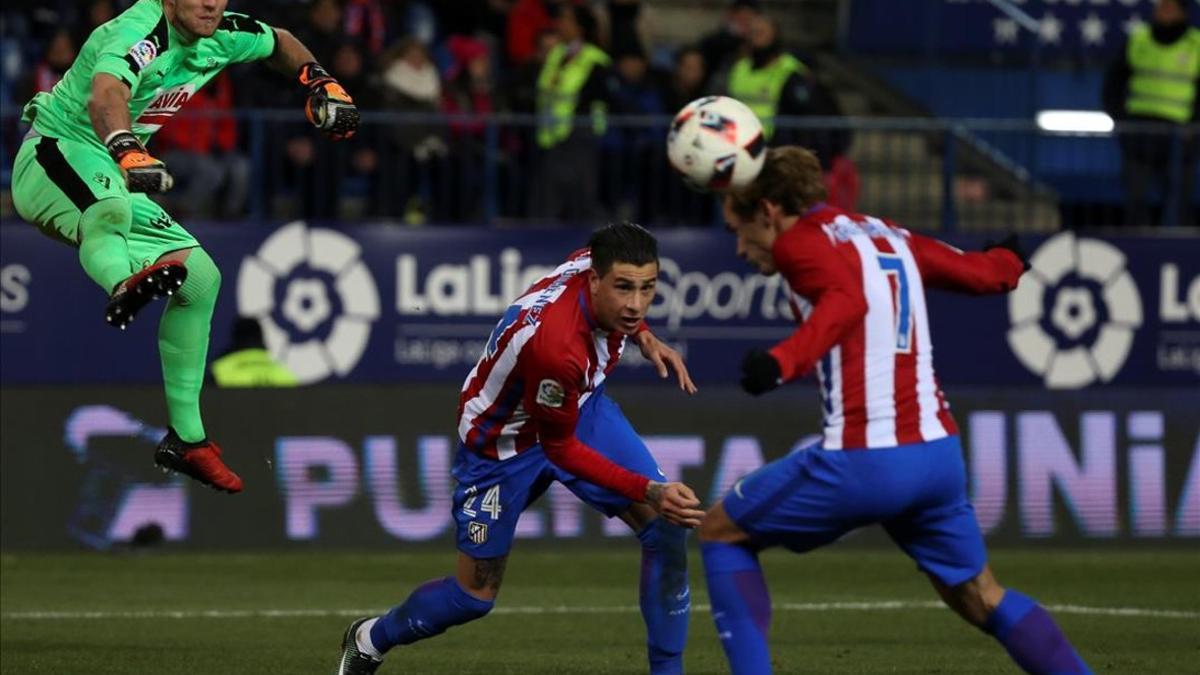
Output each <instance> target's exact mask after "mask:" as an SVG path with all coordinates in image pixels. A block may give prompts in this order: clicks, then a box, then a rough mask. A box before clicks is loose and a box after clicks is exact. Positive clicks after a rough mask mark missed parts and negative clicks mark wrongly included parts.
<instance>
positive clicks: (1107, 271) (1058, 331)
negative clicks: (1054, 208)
mask: <svg viewBox="0 0 1200 675" xmlns="http://www.w3.org/2000/svg"><path fill="white" fill-rule="evenodd" d="M1030 265H1031V266H1032V269H1031V270H1030V271H1029V272H1027V273H1026V274H1025V276H1023V277H1022V278H1021V283H1020V285H1019V286H1017V290H1016V291H1014V292H1013V293H1012V294H1011V295H1010V296H1009V299H1008V316H1009V319H1010V321H1011V322H1012V328H1010V329H1009V331H1008V344H1009V345H1010V346H1011V347H1012V350H1013V353H1014V354H1016V356H1017V359H1018V360H1020V361H1021V363H1022V364H1024V366H1025V367H1026V368H1028V369H1029V370H1030V371H1032V372H1034V373H1037V374H1038V375H1041V376H1042V378H1043V380H1044V381H1045V383H1046V386H1047V387H1049V388H1051V389H1077V388H1079V387H1086V386H1087V385H1089V384H1091V383H1093V382H1095V381H1097V380H1099V381H1101V382H1108V381H1109V380H1111V379H1112V378H1113V377H1114V376H1116V374H1117V373H1118V372H1119V371H1120V370H1121V366H1122V365H1124V364H1125V358H1126V357H1127V356H1129V349H1130V347H1132V346H1133V333H1134V330H1135V329H1137V328H1138V327H1139V326H1141V325H1142V301H1141V298H1140V297H1139V296H1138V291H1137V286H1135V285H1134V283H1133V277H1131V276H1130V275H1129V272H1127V271H1126V270H1125V254H1123V253H1121V252H1120V251H1119V250H1117V248H1116V247H1114V246H1113V245H1112V244H1109V243H1107V242H1104V241H1101V240H1099V239H1084V238H1080V239H1076V237H1075V235H1074V234H1073V233H1071V232H1063V233H1062V234H1058V235H1055V236H1054V237H1051V238H1050V239H1048V240H1046V242H1045V243H1043V244H1042V245H1041V246H1040V247H1039V248H1038V249H1037V251H1035V252H1034V254H1033V257H1032V258H1031V259H1030Z"/></svg>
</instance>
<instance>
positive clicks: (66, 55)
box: [21, 28, 77, 101]
mask: <svg viewBox="0 0 1200 675" xmlns="http://www.w3.org/2000/svg"><path fill="white" fill-rule="evenodd" d="M76 53H77V51H76V49H75V39H74V38H72V37H71V32H70V31H68V30H67V29H66V28H60V29H58V30H57V31H55V32H54V35H53V36H51V38H50V44H49V45H47V47H46V55H45V56H44V57H42V60H41V61H38V63H37V65H35V66H34V67H33V72H32V73H30V74H29V78H28V80H27V81H26V84H25V86H24V87H23V90H24V91H22V92H21V99H22V101H28V100H29V99H31V98H33V95H34V94H36V93H38V92H42V91H50V90H51V89H53V88H54V85H56V84H58V81H59V80H61V79H62V76H63V75H65V74H66V72H67V69H68V68H70V67H71V64H72V63H74V62H75V55H76Z"/></svg>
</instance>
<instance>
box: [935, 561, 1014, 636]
mask: <svg viewBox="0 0 1200 675" xmlns="http://www.w3.org/2000/svg"><path fill="white" fill-rule="evenodd" d="M934 586H935V587H937V588H938V591H939V593H940V594H941V595H942V599H943V600H944V601H945V602H946V604H947V605H949V606H950V608H951V609H953V610H954V611H955V612H957V613H958V615H959V616H961V617H962V618H963V619H965V620H966V621H968V622H969V623H971V624H972V625H975V626H977V627H979V628H982V627H983V626H984V625H985V624H986V623H987V619H988V617H989V616H991V614H992V612H993V611H994V610H995V609H996V607H997V605H999V604H1000V600H1001V599H1002V598H1003V597H1004V589H1003V588H1002V587H1001V586H1000V585H999V584H997V583H996V580H995V579H994V578H993V577H992V575H991V573H990V572H989V571H987V570H985V571H984V572H983V573H981V574H979V575H978V576H976V577H975V578H974V579H971V580H969V581H965V582H963V583H961V584H958V585H957V586H954V587H946V586H944V585H941V584H939V583H938V582H936V581H935V583H934Z"/></svg>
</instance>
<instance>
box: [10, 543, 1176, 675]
mask: <svg viewBox="0 0 1200 675" xmlns="http://www.w3.org/2000/svg"><path fill="white" fill-rule="evenodd" d="M620 544H621V545H618V543H616V542H614V543H613V545H612V546H610V547H609V548H608V549H607V550H606V551H603V552H598V551H594V550H588V549H581V548H570V549H553V548H549V547H545V546H542V547H532V546H526V547H525V548H521V547H520V546H518V548H517V550H516V551H515V552H514V554H513V557H512V559H511V561H510V564H509V568H508V575H507V577H506V579H505V583H504V587H503V590H502V591H501V595H500V601H499V603H498V604H497V611H496V612H495V613H493V614H492V615H490V616H488V617H486V618H484V619H483V620H481V621H477V622H475V623H473V624H470V625H467V626H463V627H459V628H455V629H452V630H450V631H449V632H448V633H446V634H445V635H442V636H440V637H438V638H435V639H433V640H429V641H426V642H422V643H419V644H417V645H414V646H412V647H409V648H401V649H399V650H396V651H393V652H392V653H391V654H390V655H389V658H388V660H387V661H386V662H385V663H384V665H383V667H382V668H381V669H380V673H381V674H390V673H396V674H399V673H454V674H456V675H463V674H470V673H478V674H480V675H496V674H500V673H512V674H514V675H516V674H520V675H530V674H539V673H571V674H572V675H591V674H604V673H612V674H617V673H621V674H626V673H628V674H630V675H632V674H636V673H644V672H646V670H645V667H644V665H643V663H644V659H645V654H644V648H643V640H644V632H643V628H642V625H641V618H640V616H639V615H638V613H637V610H636V604H637V567H638V566H637V553H636V550H635V549H634V548H633V547H632V546H630V545H628V542H620ZM452 561H453V553H452V552H450V551H446V552H419V553H389V554H380V553H361V554H351V553H324V552H321V553H316V552H314V553H282V554H266V553H263V554H236V555H235V554H211V555H210V554H190V553H152V554H143V555H129V554H116V555H104V554H75V555H62V554H55V555H34V554H19V555H16V554H6V555H4V556H2V557H0V605H2V608H0V615H2V618H0V672H3V673H23V674H24V673H54V674H56V675H61V674H64V673H80V674H87V675H104V674H109V673H112V674H116V673H139V674H143V673H155V674H157V675H173V674H176V673H189V674H201V675H207V674H210V673H212V674H215V673H222V674H224V673H230V674H237V675H246V674H258V673H289V674H290V673H297V674H299V673H332V672H333V670H334V664H335V660H336V658H337V645H338V642H339V639H340V637H341V633H342V630H343V629H344V627H345V626H346V624H347V623H348V622H349V621H350V619H351V618H352V617H353V616H357V615H358V613H357V610H375V611H379V610H383V609H385V608H387V607H389V606H391V605H393V604H395V603H397V602H399V601H401V600H403V599H404V597H405V596H406V595H407V593H408V591H409V590H410V589H411V588H412V587H413V586H414V585H415V584H417V583H419V582H421V581H423V580H425V579H428V578H431V577H434V576H442V575H445V574H446V573H448V571H449V570H450V565H451V563H452ZM691 562H692V564H693V574H692V588H693V602H694V603H695V605H696V610H695V611H694V612H693V614H692V624H691V637H690V642H689V645H688V649H687V657H686V659H687V668H688V672H689V673H692V674H693V675H697V674H701V673H723V672H727V669H726V666H725V663H724V659H723V656H722V654H721V650H720V647H719V645H718V643H717V640H716V637H715V633H714V630H713V626H712V620H711V617H710V616H709V614H708V611H707V603H708V596H707V594H706V593H705V591H704V583H703V578H702V575H701V574H700V569H699V568H700V564H699V563H700V561H699V556H698V555H696V554H695V551H693V556H692V558H691ZM764 562H765V566H766V570H767V578H768V583H769V585H770V587H771V591H772V596H773V598H772V599H773V601H774V603H775V605H776V611H775V619H774V623H773V625H772V633H771V642H772V646H773V654H774V659H775V662H776V672H777V673H946V674H950V673H1016V672H1018V671H1017V669H1016V667H1015V666H1013V665H1012V663H1011V662H1010V661H1009V660H1008V658H1007V657H1006V656H1005V654H1004V652H1003V650H1002V649H1001V648H1000V646H999V645H997V644H996V643H995V642H993V641H992V640H991V639H990V638H988V637H987V636H985V635H983V634H982V633H980V632H978V631H976V630H975V629H973V628H971V627H969V626H967V625H966V624H965V623H963V622H961V621H960V620H959V619H958V618H957V617H955V616H954V615H953V614H952V613H951V612H950V611H949V610H946V609H943V608H940V607H938V606H936V605H935V604H934V603H933V600H934V599H935V598H934V594H933V591H932V589H930V588H929V586H928V584H927V583H926V582H925V580H924V578H923V577H922V576H921V575H919V574H917V573H916V572H915V570H914V569H913V565H912V563H911V562H910V561H909V560H908V559H907V558H905V557H904V556H903V555H902V554H900V553H898V552H894V551H883V550H879V551H875V550H858V549H852V548H845V547H843V548H836V549H834V550H830V551H822V552H818V553H815V554H810V555H807V556H803V557H801V556H794V555H789V554H786V553H775V552H772V553H769V554H767V555H765V556H764ZM992 565H993V568H994V569H995V570H996V573H997V576H998V578H999V579H1000V581H1001V583H1004V584H1008V585H1012V586H1014V587H1018V588H1020V589H1022V590H1024V591H1025V592H1026V593H1029V594H1030V595H1033V596H1034V597H1037V598H1038V599H1039V600H1041V601H1042V602H1043V603H1044V604H1047V605H1050V606H1051V607H1052V608H1053V607H1055V606H1057V607H1058V610H1057V611H1056V612H1055V615H1056V618H1057V619H1058V621H1059V623H1060V624H1061V625H1062V626H1063V628H1064V629H1065V630H1066V632H1067V634H1068V635H1069V636H1070V638H1071V639H1072V640H1073V642H1074V643H1075V645H1076V646H1077V647H1078V648H1079V650H1080V652H1082V653H1083V655H1084V656H1085V658H1086V659H1087V660H1088V661H1089V662H1090V664H1091V665H1092V667H1093V668H1094V669H1095V670H1096V672H1097V673H1196V672H1200V671H1198V670H1197V668H1198V664H1200V582H1198V581H1197V579H1198V578H1200V551H1198V550H1194V549H1193V550H1147V551H1128V550H1125V551H1115V550H1104V551H1099V552H1083V551H1061V550H1048V549H1039V550H1029V549H1024V550H1000V551H995V552H993V555H992ZM888 603H891V604H888ZM1109 610H1119V611H1109ZM1127 610H1128V611H1127ZM1132 610H1146V611H1132Z"/></svg>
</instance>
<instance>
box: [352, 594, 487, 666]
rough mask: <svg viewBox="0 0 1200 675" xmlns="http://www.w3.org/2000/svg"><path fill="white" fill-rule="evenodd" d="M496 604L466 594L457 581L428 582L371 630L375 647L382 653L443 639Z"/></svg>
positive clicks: (381, 618)
mask: <svg viewBox="0 0 1200 675" xmlns="http://www.w3.org/2000/svg"><path fill="white" fill-rule="evenodd" d="M493 604H494V603H493V602H491V601H490V600H480V599H479V598H477V597H475V596H473V595H471V594H470V593H468V592H466V591H465V590H463V588H462V587H461V586H459V585H458V581H457V580H456V579H455V578H454V577H444V578H442V579H434V580H433V581H428V582H426V583H425V584H424V585H422V586H419V587H418V588H417V589H416V590H415V591H413V592H412V595H409V596H408V599H407V600H405V601H404V604H403V605H400V606H398V607H393V608H392V610H391V611H390V612H388V613H387V614H384V615H383V616H381V617H379V620H378V621H376V622H375V625H374V626H371V644H372V645H374V646H375V649H377V650H379V653H381V654H382V653H384V652H386V651H387V650H389V649H391V648H392V647H395V646H398V645H406V644H410V643H413V642H416V641H417V640H424V639H425V638H431V637H433V636H435V635H441V634H442V633H444V632H446V629H447V628H450V627H451V626H457V625H459V624H463V623H466V622H468V621H473V620H475V619H478V618H480V617H482V616H483V615H485V614H487V613H488V612H490V611H492V605H493Z"/></svg>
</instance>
